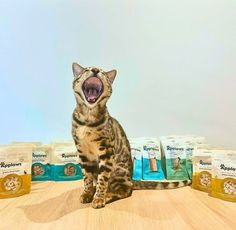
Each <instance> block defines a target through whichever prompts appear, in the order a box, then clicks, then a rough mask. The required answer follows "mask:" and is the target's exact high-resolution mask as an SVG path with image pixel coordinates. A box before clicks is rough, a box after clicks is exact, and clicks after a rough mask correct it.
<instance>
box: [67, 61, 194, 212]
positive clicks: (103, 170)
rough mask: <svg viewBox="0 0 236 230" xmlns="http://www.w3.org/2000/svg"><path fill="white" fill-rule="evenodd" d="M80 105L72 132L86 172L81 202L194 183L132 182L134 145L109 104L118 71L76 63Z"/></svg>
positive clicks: (75, 84)
mask: <svg viewBox="0 0 236 230" xmlns="http://www.w3.org/2000/svg"><path fill="white" fill-rule="evenodd" d="M72 69H73V74H74V80H73V90H74V95H75V98H76V108H75V109H74V112H73V118H72V135H73V139H74V142H75V145H76V147H77V150H78V152H79V158H80V162H81V167H82V170H83V175H84V191H83V193H82V195H81V197H80V201H81V203H89V202H92V206H93V208H101V207H104V206H105V204H106V203H108V202H111V201H114V200H118V199H122V198H126V197H129V196H131V194H132V190H133V189H163V188H177V187H181V186H184V185H187V184H189V183H190V181H183V182H148V181H145V182H144V181H132V179H131V178H132V173H133V165H132V159H131V152H130V145H129V142H128V139H127V137H126V134H125V132H124V130H123V129H122V127H121V125H120V124H119V123H118V121H117V120H115V119H114V118H113V117H111V116H110V115H109V113H108V111H107V107H106V103H107V100H108V99H109V97H110V96H111V94H112V83H113V81H114V79H115V76H116V70H111V71H109V72H105V71H104V70H102V69H100V68H93V67H89V68H83V67H81V66H80V65H79V64H77V63H73V65H72Z"/></svg>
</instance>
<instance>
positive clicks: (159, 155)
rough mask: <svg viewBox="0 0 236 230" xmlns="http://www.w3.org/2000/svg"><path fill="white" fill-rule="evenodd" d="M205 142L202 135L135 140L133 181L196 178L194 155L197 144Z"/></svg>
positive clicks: (132, 147)
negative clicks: (193, 173)
mask: <svg viewBox="0 0 236 230" xmlns="http://www.w3.org/2000/svg"><path fill="white" fill-rule="evenodd" d="M204 142H205V138H203V137H198V136H166V137H161V138H160V139H158V138H131V139H130V145H131V154H132V158H133V164H134V170H133V171H134V172H133V178H132V179H133V180H188V179H192V153H193V150H194V148H195V147H196V145H197V144H200V143H204Z"/></svg>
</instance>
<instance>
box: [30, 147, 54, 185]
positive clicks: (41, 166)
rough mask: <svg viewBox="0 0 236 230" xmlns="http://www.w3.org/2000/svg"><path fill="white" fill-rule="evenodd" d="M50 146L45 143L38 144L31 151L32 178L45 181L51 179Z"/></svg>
mask: <svg viewBox="0 0 236 230" xmlns="http://www.w3.org/2000/svg"><path fill="white" fill-rule="evenodd" d="M51 155H52V148H51V147H50V146H47V145H38V146H35V147H34V148H33V151H32V180H33V181H46V180H51V179H52V172H51V162H50V161H51Z"/></svg>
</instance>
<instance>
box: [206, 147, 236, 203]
mask: <svg viewBox="0 0 236 230" xmlns="http://www.w3.org/2000/svg"><path fill="white" fill-rule="evenodd" d="M210 195H211V196H213V197H217V198H220V199H223V200H227V201H232V202H236V151H232V150H216V151H214V154H213V155H212V190H211V193H210Z"/></svg>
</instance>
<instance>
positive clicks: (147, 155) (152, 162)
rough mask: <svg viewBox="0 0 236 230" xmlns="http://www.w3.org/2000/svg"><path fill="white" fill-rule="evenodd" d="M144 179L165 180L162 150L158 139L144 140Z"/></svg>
mask: <svg viewBox="0 0 236 230" xmlns="http://www.w3.org/2000/svg"><path fill="white" fill-rule="evenodd" d="M142 156H143V179H144V180H164V179H165V175H164V172H163V170H162V164H161V148H160V141H159V140H158V139H154V138H149V139H144V140H143V148H142Z"/></svg>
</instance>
